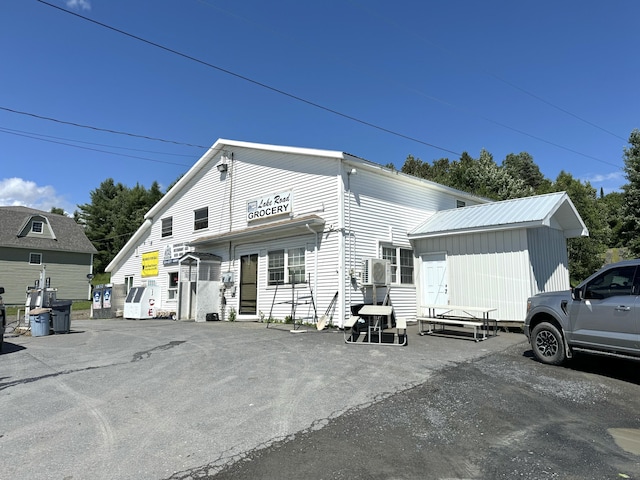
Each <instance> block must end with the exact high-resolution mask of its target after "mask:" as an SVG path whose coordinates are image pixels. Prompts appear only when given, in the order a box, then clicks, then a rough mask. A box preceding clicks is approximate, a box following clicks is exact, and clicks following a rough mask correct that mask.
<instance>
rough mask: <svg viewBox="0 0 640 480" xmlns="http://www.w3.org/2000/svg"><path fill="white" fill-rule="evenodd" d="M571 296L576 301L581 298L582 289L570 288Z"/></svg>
mask: <svg viewBox="0 0 640 480" xmlns="http://www.w3.org/2000/svg"><path fill="white" fill-rule="evenodd" d="M571 298H573V299H574V300H576V301H579V300H582V289H581V288H572V289H571Z"/></svg>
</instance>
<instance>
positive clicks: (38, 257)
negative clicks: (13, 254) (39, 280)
mask: <svg viewBox="0 0 640 480" xmlns="http://www.w3.org/2000/svg"><path fill="white" fill-rule="evenodd" d="M29 265H42V254H41V253H30V254H29Z"/></svg>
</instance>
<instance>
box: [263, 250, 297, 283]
mask: <svg viewBox="0 0 640 480" xmlns="http://www.w3.org/2000/svg"><path fill="white" fill-rule="evenodd" d="M268 256H269V281H268V284H269V285H282V284H284V283H304V282H305V275H306V271H305V249H304V247H302V248H290V249H288V250H273V251H271V252H269V253H268Z"/></svg>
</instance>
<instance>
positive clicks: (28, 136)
mask: <svg viewBox="0 0 640 480" xmlns="http://www.w3.org/2000/svg"><path fill="white" fill-rule="evenodd" d="M0 132H3V133H7V134H9V135H15V136H18V137H25V138H31V139H33V140H40V141H41V142H49V143H55V144H58V145H66V146H67V147H75V148H80V149H82V150H90V151H92V152H100V153H106V154H108V155H116V156H119V157H127V158H135V159H136V160H145V161H147V162H154V163H164V164H166V165H178V166H180V167H187V168H189V167H190V166H191V165H185V164H184V163H175V162H167V161H163V160H154V159H153V158H146V157H138V156H136V155H127V154H124V153H116V152H110V151H108V150H100V149H98V148H91V147H83V146H81V145H74V144H72V143H67V142H60V141H57V140H50V139H47V138H40V137H37V136H34V135H27V134H23V133H16V132H12V131H9V130H5V129H2V128H0Z"/></svg>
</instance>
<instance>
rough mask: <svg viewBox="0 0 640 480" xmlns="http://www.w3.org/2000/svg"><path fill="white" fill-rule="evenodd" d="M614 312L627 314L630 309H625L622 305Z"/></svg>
mask: <svg viewBox="0 0 640 480" xmlns="http://www.w3.org/2000/svg"><path fill="white" fill-rule="evenodd" d="M616 310H617V311H618V312H628V311H629V310H631V307H625V306H624V305H620V306H618V307H616Z"/></svg>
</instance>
